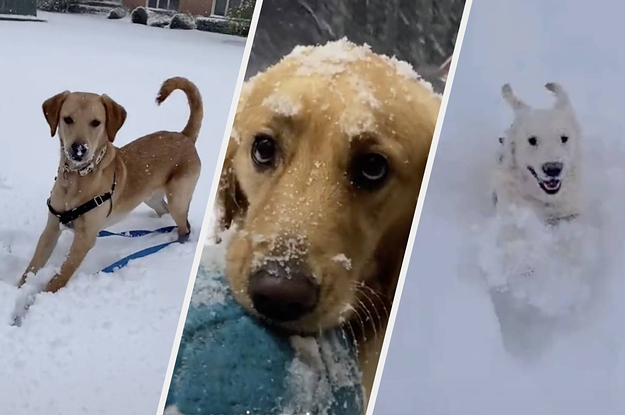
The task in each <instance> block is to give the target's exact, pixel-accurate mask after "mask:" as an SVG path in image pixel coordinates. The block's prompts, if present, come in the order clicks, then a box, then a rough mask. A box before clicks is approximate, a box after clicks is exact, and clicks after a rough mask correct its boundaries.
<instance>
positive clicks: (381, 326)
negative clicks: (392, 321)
mask: <svg viewBox="0 0 625 415" xmlns="http://www.w3.org/2000/svg"><path fill="white" fill-rule="evenodd" d="M358 292H359V293H360V294H361V295H362V296H363V297H364V298H365V299H367V301H369V303H370V304H371V308H372V309H373V312H374V313H375V315H376V317H377V318H378V321H377V322H378V324H379V327H378V330H379V331H383V330H384V320H382V316H381V315H380V313H379V311H378V307H376V305H375V303H374V302H373V300H372V299H371V298H370V297H369V296H368V295H367V293H365V292H364V291H362V290H360V289H359V290H358ZM382 307H383V308H384V304H382ZM369 311H370V310H369Z"/></svg>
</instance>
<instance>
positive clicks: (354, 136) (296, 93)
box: [218, 40, 440, 387]
mask: <svg viewBox="0 0 625 415" xmlns="http://www.w3.org/2000/svg"><path fill="white" fill-rule="evenodd" d="M439 105H440V98H439V97H438V96H437V95H435V94H434V93H433V92H431V90H429V89H428V87H427V86H426V85H424V84H423V83H421V82H419V81H418V79H417V76H416V74H414V72H412V70H411V69H410V68H409V65H407V64H404V63H401V62H398V61H396V60H394V59H389V58H385V57H381V56H379V55H376V54H374V53H372V52H371V51H370V50H369V49H368V48H364V47H357V46H355V45H353V44H351V43H349V42H347V41H345V40H343V41H338V42H333V43H329V44H327V45H325V46H323V47H306V48H301V47H300V48H296V49H295V50H294V51H293V52H292V53H291V54H290V55H288V56H287V57H286V58H284V59H283V60H282V61H281V62H280V63H278V64H277V65H275V66H273V67H272V68H270V69H268V70H267V71H265V72H264V73H261V74H259V75H257V76H256V77H255V78H253V79H251V80H250V81H249V82H248V83H247V84H246V85H245V86H244V89H243V91H242V95H241V98H240V101H239V105H238V108H237V114H236V119H235V123H234V128H233V132H232V137H231V139H230V142H229V146H228V150H227V153H226V159H225V165H224V169H223V172H222V177H221V184H220V190H219V199H218V201H219V205H220V208H221V209H222V214H223V220H222V222H221V227H222V228H229V227H231V226H236V227H237V230H236V232H235V234H234V236H233V237H232V240H231V242H230V245H229V247H228V254H227V274H228V278H229V282H230V284H231V286H232V289H233V291H234V294H235V296H236V298H237V299H238V301H239V302H240V303H242V304H243V305H244V306H245V307H246V308H247V309H249V310H250V311H251V312H252V313H254V314H256V315H258V316H261V318H264V319H266V320H268V321H269V322H271V323H274V324H276V325H279V326H280V327H283V328H286V329H288V330H292V331H296V332H303V333H315V332H318V331H320V330H323V329H326V328H329V327H335V326H344V327H346V328H348V329H350V330H353V331H354V333H355V335H356V337H357V341H358V342H359V345H360V349H361V351H362V353H360V356H361V368H362V369H363V372H364V377H365V384H366V385H367V386H369V387H370V386H371V383H372V381H373V375H374V374H375V369H376V365H377V360H378V354H379V349H380V347H381V343H382V339H383V337H384V330H385V328H386V323H387V319H388V310H389V309H390V305H391V302H392V299H393V296H394V293H395V289H396V285H397V279H398V275H399V271H400V267H401V263H402V259H403V256H404V250H405V246H406V243H407V238H408V234H409V231H410V226H411V223H412V218H413V215H414V209H415V206H416V201H417V197H418V193H419V188H420V185H421V180H422V177H423V173H424V169H425V165H426V161H427V156H428V152H429V148H430V143H431V140H432V135H433V133H434V128H435V124H436V119H437V115H438V110H439ZM366 350H369V352H365V351H366ZM371 350H374V351H375V353H372V352H371Z"/></svg>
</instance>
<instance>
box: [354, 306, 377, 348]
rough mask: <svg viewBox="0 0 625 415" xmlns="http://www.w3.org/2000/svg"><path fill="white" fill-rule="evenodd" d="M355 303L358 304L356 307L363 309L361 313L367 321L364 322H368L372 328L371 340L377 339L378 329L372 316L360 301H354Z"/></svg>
mask: <svg viewBox="0 0 625 415" xmlns="http://www.w3.org/2000/svg"><path fill="white" fill-rule="evenodd" d="M356 301H357V302H358V305H359V306H360V307H361V308H362V309H363V311H364V312H365V313H366V315H367V319H366V320H365V321H370V322H371V327H372V328H373V339H377V338H378V328H377V325H376V322H375V320H374V319H373V314H371V311H370V310H369V309H368V308H367V306H366V305H365V303H363V302H362V301H361V300H360V299H356Z"/></svg>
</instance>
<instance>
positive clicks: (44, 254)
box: [18, 214, 61, 287]
mask: <svg viewBox="0 0 625 415" xmlns="http://www.w3.org/2000/svg"><path fill="white" fill-rule="evenodd" d="M59 236H61V227H60V225H59V219H58V218H57V217H56V216H54V215H52V214H48V222H47V223H46V227H45V229H44V230H43V232H42V233H41V236H40V237H39V242H38V243H37V248H36V249H35V254H34V255H33V258H32V259H31V261H30V264H28V268H26V271H25V272H24V275H22V279H21V280H20V282H19V285H18V286H19V287H21V286H22V285H24V283H25V282H26V276H27V275H28V274H29V273H31V272H32V273H34V274H36V273H37V272H38V271H39V270H40V269H41V268H43V267H44V266H45V265H46V263H47V262H48V260H49V259H50V256H51V255H52V252H53V251H54V248H55V247H56V244H57V242H58V240H59Z"/></svg>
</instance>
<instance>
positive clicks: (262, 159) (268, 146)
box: [252, 134, 276, 167]
mask: <svg viewBox="0 0 625 415" xmlns="http://www.w3.org/2000/svg"><path fill="white" fill-rule="evenodd" d="M275 158H276V142H275V140H274V139H273V137H271V136H269V135H266V134H259V135H257V136H256V138H254V143H253V144H252V160H254V163H256V164H257V165H259V166H263V167H269V166H271V165H272V164H273V162H274V160H275Z"/></svg>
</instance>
